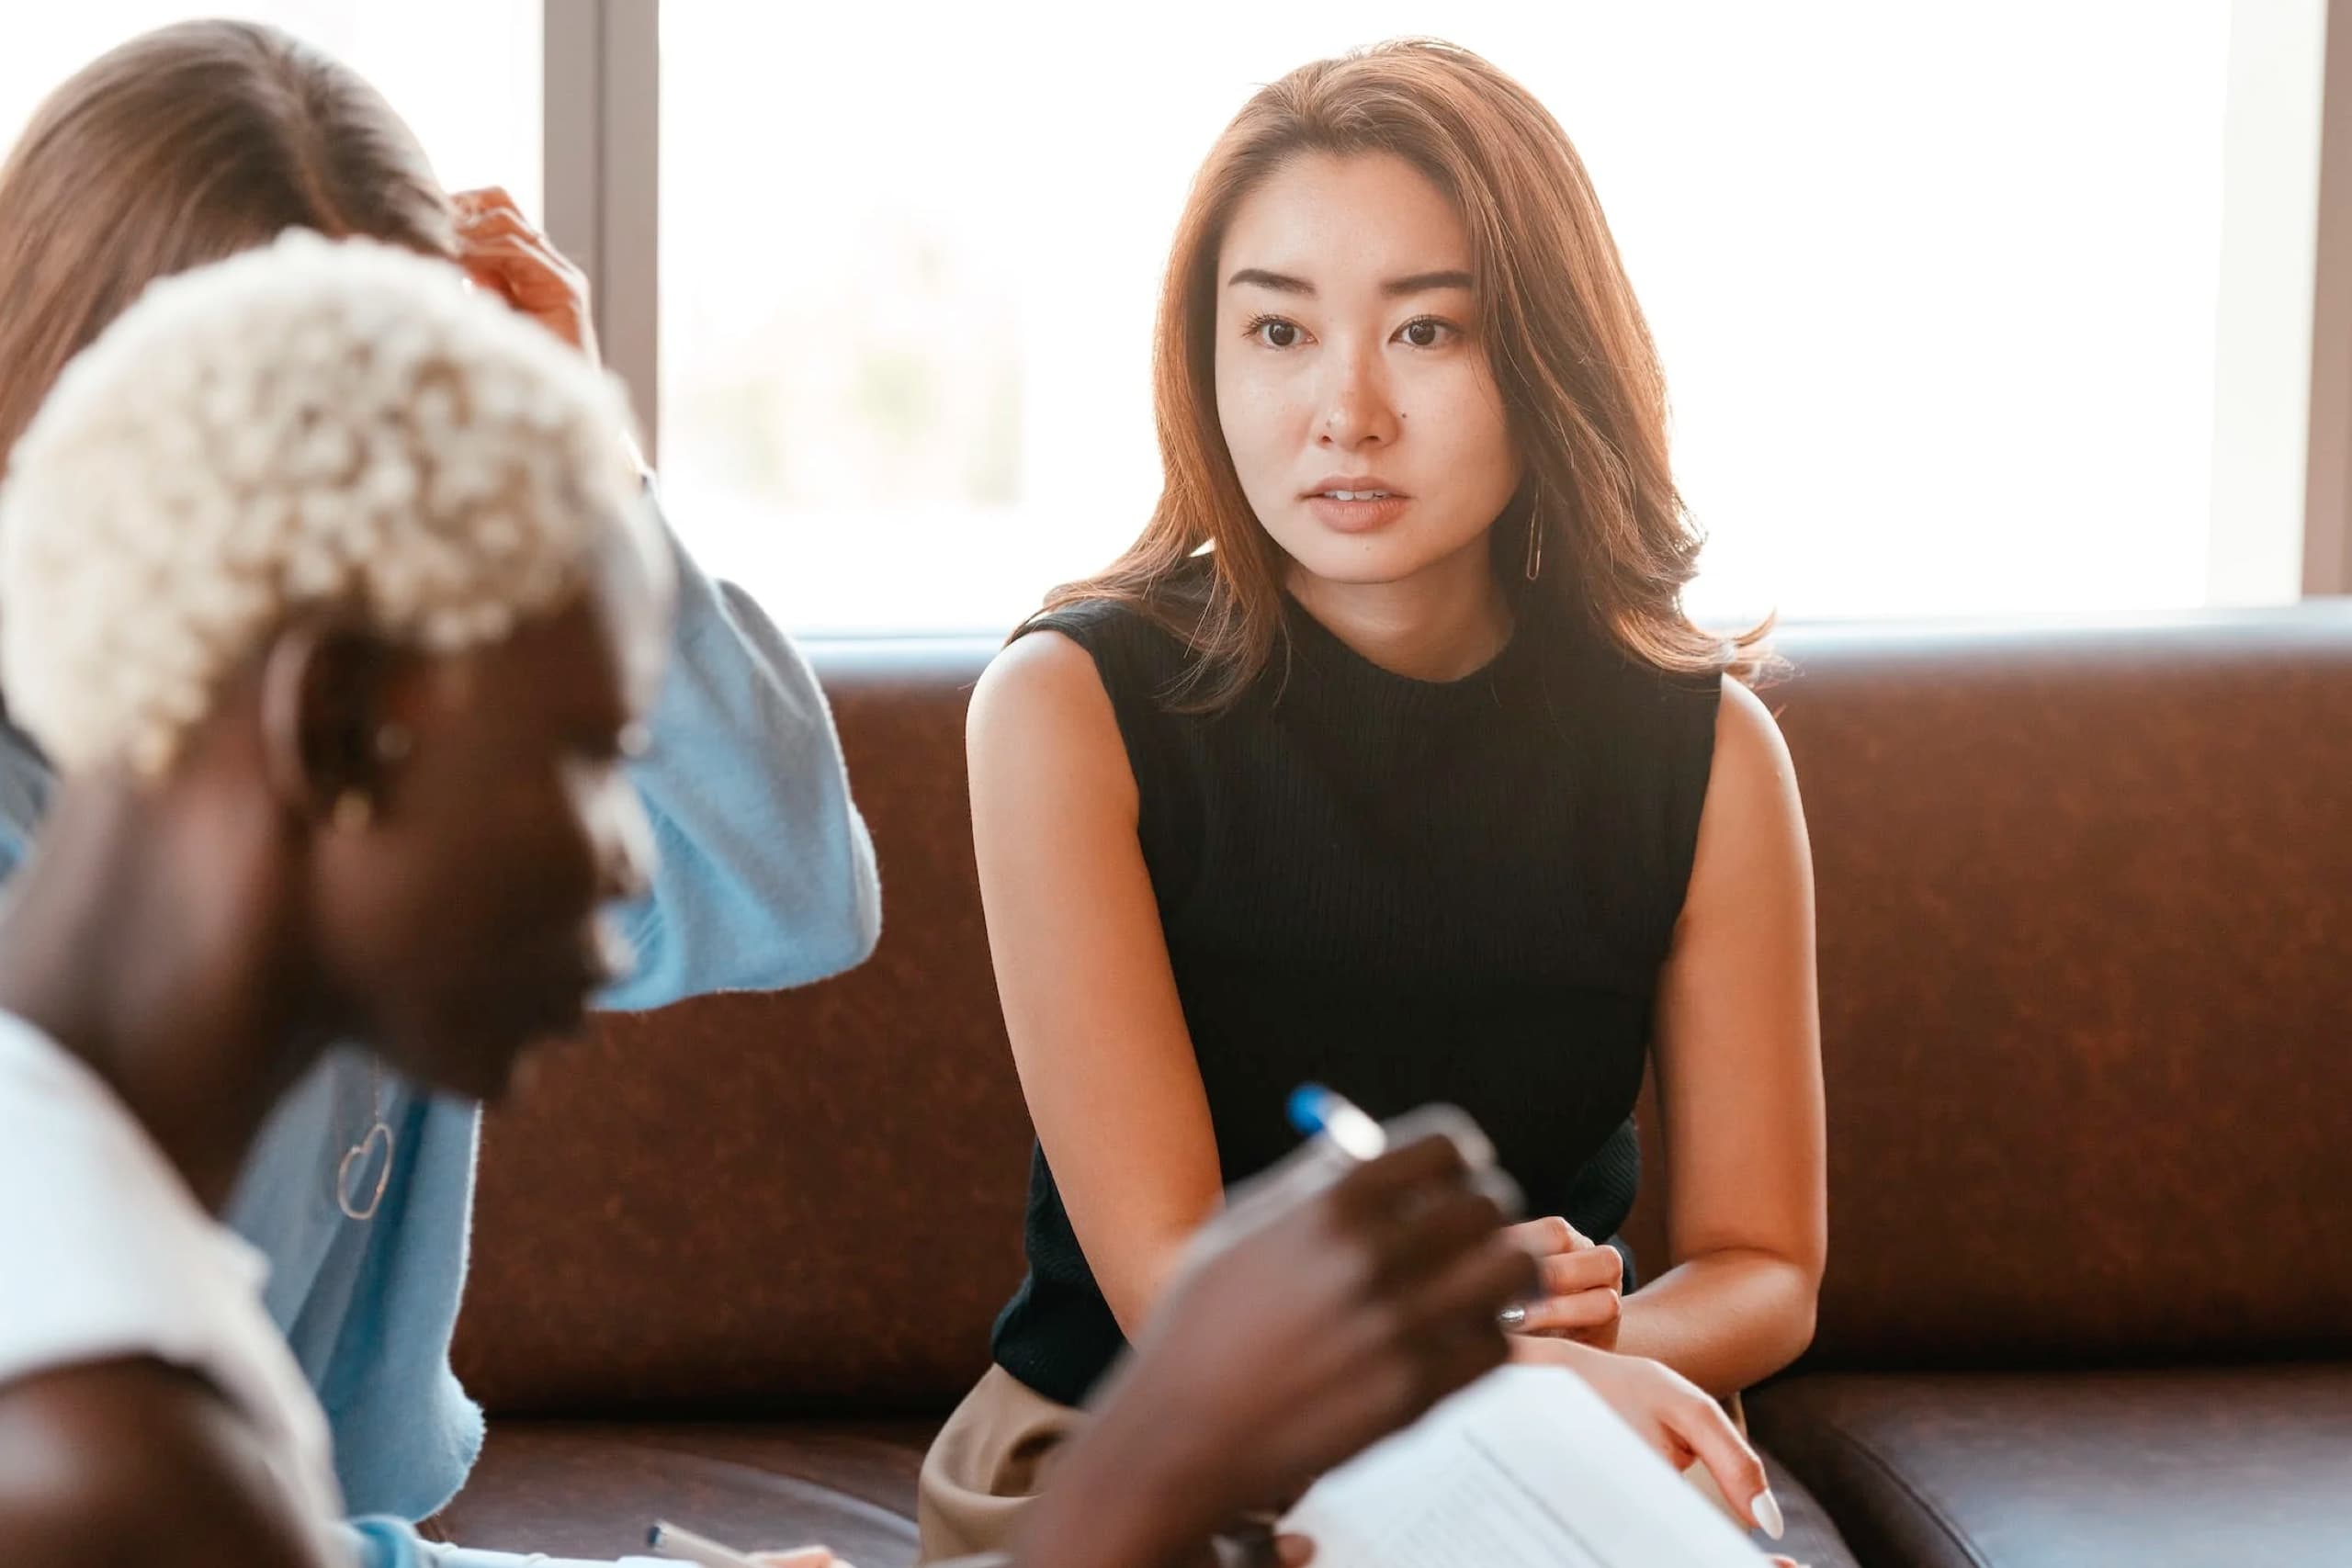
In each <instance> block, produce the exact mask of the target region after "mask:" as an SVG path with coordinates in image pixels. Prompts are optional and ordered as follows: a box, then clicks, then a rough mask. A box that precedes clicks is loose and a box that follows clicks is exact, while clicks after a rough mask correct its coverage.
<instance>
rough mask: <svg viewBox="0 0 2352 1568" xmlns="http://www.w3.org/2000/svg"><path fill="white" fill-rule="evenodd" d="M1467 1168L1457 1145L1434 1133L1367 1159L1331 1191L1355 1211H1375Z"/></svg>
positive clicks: (1422, 1192) (1459, 1176)
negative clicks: (1374, 1157)
mask: <svg viewBox="0 0 2352 1568" xmlns="http://www.w3.org/2000/svg"><path fill="white" fill-rule="evenodd" d="M1468 1169H1469V1167H1468V1165H1467V1163H1466V1162H1465V1161H1464V1159H1463V1156H1462V1149H1461V1147H1460V1145H1457V1144H1455V1143H1454V1141H1453V1139H1451V1138H1448V1137H1444V1136H1442V1135H1439V1134H1431V1135H1430V1136H1428V1137H1424V1138H1417V1139H1415V1140H1414V1141H1413V1142H1411V1143H1409V1144H1407V1145H1404V1146H1403V1147H1401V1148H1394V1149H1391V1150H1389V1151H1388V1152H1387V1153H1386V1154H1385V1155H1382V1156H1380V1157H1379V1158H1377V1159H1372V1160H1366V1161H1365V1162H1364V1163H1363V1164H1362V1165H1360V1166H1358V1167H1356V1168H1355V1169H1353V1170H1351V1171H1350V1172H1349V1173H1348V1174H1347V1176H1346V1177H1345V1178H1344V1179H1342V1180H1341V1181H1340V1185H1339V1187H1338V1189H1337V1190H1336V1191H1335V1193H1334V1195H1335V1196H1337V1197H1338V1198H1340V1200H1341V1201H1342V1202H1344V1203H1346V1204H1347V1205H1348V1206H1349V1208H1350V1209H1351V1211H1352V1212H1354V1213H1362V1214H1371V1213H1381V1212H1384V1211H1386V1210H1388V1209H1390V1208H1393V1207H1394V1206H1395V1205H1396V1204H1397V1202H1398V1201H1400V1200H1402V1199H1404V1198H1406V1197H1408V1196H1413V1195H1422V1196H1426V1195H1427V1194H1428V1193H1429V1192H1430V1190H1433V1189H1435V1188H1438V1187H1440V1186H1442V1185H1445V1184H1447V1183H1450V1182H1459V1181H1460V1180H1461V1179H1463V1177H1464V1175H1465V1174H1466V1173H1467V1172H1468Z"/></svg>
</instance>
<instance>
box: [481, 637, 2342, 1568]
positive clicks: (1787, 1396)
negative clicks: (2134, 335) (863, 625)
mask: <svg viewBox="0 0 2352 1568" xmlns="http://www.w3.org/2000/svg"><path fill="white" fill-rule="evenodd" d="M1782 646H1783V648H1784V649H1786V650H1787V651H1788V652H1789V653H1791V654H1792V656H1793V658H1794V659H1795V660H1796V662H1797V664H1798V666H1799V668H1800V671H1801V672H1800V674H1799V675H1798V676H1797V677H1796V678H1795V679H1794V680H1792V682H1789V683H1787V684H1785V685H1783V686H1781V687H1779V688H1777V689H1776V690H1774V691H1773V692H1772V693H1771V701H1772V702H1773V704H1774V705H1775V706H1776V707H1777V708H1779V709H1780V710H1781V716H1782V722H1783V724H1784V726H1785V728H1786V730H1787V733H1788V737H1789V740H1790V744H1791V747H1792V750H1793V751H1794V753H1795V756H1796V761H1797V766H1798V769H1799V771H1800V775H1801V778H1802V781H1803V784H1804V791H1805V795H1806V799H1807V806H1808V817H1809V819H1810V822H1811V826H1812V831H1813V840H1814V854H1815V865H1816V868H1817V873H1818V881H1819V890H1820V932H1821V990H1822V998H1823V1000H1822V1013H1823V1017H1822V1022H1823V1033H1824V1048H1825V1052H1826V1069H1827V1078H1828V1090H1829V1122H1830V1200H1831V1218H1832V1254H1831V1266H1830V1270H1829V1277H1828V1280H1827V1283H1826V1286H1825V1288H1824V1292H1823V1296H1822V1303H1821V1318H1820V1328H1819V1333H1818V1337H1817V1338H1816V1340H1815V1346H1814V1348H1813V1350H1812V1351H1811V1353H1810V1354H1809V1355H1808V1356H1807V1357H1806V1358H1805V1359H1804V1362H1803V1363H1802V1365H1801V1366H1800V1367H1799V1368H1798V1369H1797V1370H1796V1371H1794V1372H1792V1374H1791V1375H1789V1376H1786V1377H1784V1378H1782V1379H1781V1380H1778V1381H1777V1382H1775V1383H1774V1384H1772V1385H1771V1386H1770V1387H1768V1388H1765V1389H1762V1390H1760V1391H1757V1392H1755V1393H1752V1394H1751V1395H1750V1398H1749V1401H1748V1409H1749V1413H1750V1416H1751V1419H1752V1421H1753V1424H1754V1429H1755V1432H1756V1434H1757V1437H1758V1440H1759V1442H1760V1443H1761V1445H1762V1446H1763V1447H1764V1448H1765V1449H1766V1450H1768V1452H1769V1453H1770V1455H1771V1456H1772V1458H1773V1461H1774V1463H1775V1466H1776V1470H1777V1472H1778V1473H1779V1474H1780V1476H1781V1482H1780V1484H1781V1490H1782V1493H1783V1495H1784V1497H1785V1498H1786V1500H1787V1501H1788V1502H1789V1503H1790V1504H1791V1512H1792V1516H1794V1517H1793V1520H1792V1522H1793V1523H1794V1525H1795V1527H1796V1528H1795V1529H1794V1531H1792V1534H1793V1535H1795V1536H1796V1537H1798V1538H1799V1540H1798V1541H1797V1543H1796V1544H1795V1547H1794V1549H1795V1550H1796V1551H1797V1552H1798V1554H1799V1555H1801V1556H1807V1557H1810V1558H1812V1559H1813V1560H1814V1561H1815V1562H1822V1563H1835V1562H1859V1563H1861V1564H1864V1565H1866V1568H1895V1565H1905V1564H1932V1565H1938V1568H1940V1565H1943V1564H1955V1565H1959V1564H1966V1565H1970V1568H2029V1565H2030V1568H2041V1565H2046V1564H2047V1565H2054V1564H2059V1563H2066V1564H2077V1563H2093V1564H2105V1563H2115V1564H2189V1563H2198V1564H2203V1563H2216V1564H2219V1563H2229V1564H2250V1563H2293V1564H2308V1563H2321V1562H2352V1243H2347V1239H2346V1237H2347V1230H2352V1061H2347V1051H2346V1048H2347V1045H2352V807H2347V805H2346V801H2347V799H2352V604H2323V605H2312V606H2305V607H2302V608H2301V609H2298V610H2295V611H2291V612H2281V613H2275V614H2265V615H2233V616H2212V617H2194V618H2185V619H2182V620H2179V621H2177V622H2173V623H2168V624H2165V625H2159V626H2129V627H2122V626H2117V627H2109V628H2096V629H2080V628H2077V629H2039V630H2037V629H2014V628H2012V629H2006V630H1985V629H1954V630H1921V629H1906V630H1886V629H1854V630H1809V631H1798V632H1792V633H1791V634H1789V635H1788V636H1787V637H1785V638H1784V639H1783V642H1782ZM814 651H815V656H816V659H817V661H818V665H819V668H820V671H821V672H822V674H823V676H824V679H825V682H826V684H827V686H828V688H829V689H830V691H831V694H832V697H833V702H834V705H835V710H836V713H837V715H838V717H839V719H840V722H841V727H842V736H843V739H844V742H845V744H846V746H847V749H848V753H849V760H850V766H851V772H852V775H853V778H854V784H855V788H856V794H857V797H858V799H859V801H860V803H861V805H862V806H863V807H864V808H865V813H866V816H867V818H868V820H869V822H870V823H871V825H872V828H873V830H874V836H875V840H876V845H877V847H878V851H879V854H880V857H881V864H882V876H883V886H884V892H885V899H886V907H887V919H886V929H885V932H884V936H883V941H882V945H881V949H880V951H879V952H878V953H876V956H875V958H874V960H873V961H872V962H871V963H869V964H866V965H865V967H864V968H863V969H862V970H860V971H858V972H857V973H855V974H854V975H851V976H847V977H845V978H842V979H841V980H837V981H834V982H831V983H829V984H826V985H823V986H819V987H814V988H811V989H809V990H807V991H804V992H798V993H794V994H789V995H785V996H775V997H758V996H738V997H721V998H710V999H707V1000H704V1001H699V1002H695V1003H692V1004H689V1005H686V1006H682V1007H678V1008H674V1009H672V1010H667V1011H665V1012H662V1013H660V1014H657V1015H652V1016H648V1017H642V1018H632V1019H618V1020H614V1021H610V1022H609V1023H608V1024H607V1025H606V1026H605V1027H604V1028H603V1029H602V1030H601V1032H599V1034H598V1036H597V1038H596V1039H595V1040H594V1042H593V1043H590V1044H588V1045H586V1046H583V1047H582V1048H581V1049H579V1050H578V1051H577V1052H574V1053H572V1054H570V1055H566V1056H564V1057H561V1058H560V1059H558V1060H556V1061H554V1062H551V1063H550V1064H549V1065H548V1070H547V1071H546V1073H545V1075H544V1077H543V1078H542V1080H541V1081H540V1082H539V1083H537V1085H535V1086H534V1087H533V1088H532V1089H530V1090H529V1091H528V1092H527V1093H526V1095H524V1096H523V1097H522V1098H521V1099H520V1100H519V1101H518V1102H517V1103H516V1104H515V1105H514V1106H512V1107H510V1108H508V1109H506V1110H503V1111H500V1112H498V1113H497V1114H495V1115H494V1116H493V1117H492V1120H491V1122H490V1125H489V1129H488V1131H487V1133H486V1134H485V1136H484V1142H483V1149H482V1160H481V1210H480V1217H479V1223H478V1227H477V1235H476V1238H475V1247H474V1262H473V1272H472V1279H471V1281H470V1287H469V1295H468V1300H467V1307H466V1314H465V1321H464V1325H463V1328H462V1332H461V1336H460V1347H459V1348H460V1358H459V1359H460V1371H462V1372H463V1374H464V1375H465V1377H466V1379H467V1382H468V1383H469V1386H471V1387H472V1388H473V1389H474V1391H475V1392H476V1393H478V1394H479V1395H480V1396H481V1398H482V1399H483V1401H484V1402H485V1403H486V1404H487V1405H488V1406H489V1407H490V1409H491V1410H492V1413H493V1420H492V1436H491V1439H490V1444H489V1448H488V1451H487V1453H486V1455H485V1458H484V1460H483V1462H482V1465H481V1470H480V1472H478V1474H477V1477H476V1479H475V1481H474V1482H473V1483H472V1485H471V1486H470V1487H469V1489H468V1491H467V1492H466V1494H465V1495H464V1496H463V1497H461V1498H460V1499H459V1500H458V1504H457V1505H456V1506H453V1508H452V1509H451V1510H450V1512H449V1514H448V1515H447V1517H446V1518H445V1520H444V1521H443V1523H444V1524H445V1525H446V1527H447V1529H448V1530H449V1533H450V1534H451V1535H452V1536H453V1537H454V1538H455V1539H458V1540H465V1541H468V1542H469V1543H470V1544H476V1545H483V1546H507V1547H513V1548H535V1549H538V1550H543V1551H569V1552H576V1553H582V1554H614V1553H618V1552H622V1551H628V1550H631V1549H632V1548H633V1547H634V1546H635V1545H636V1544H637V1543H638V1542H639V1540H641V1539H642V1532H643V1529H644V1526H645V1524H646V1522H647V1521H648V1520H649V1519H650V1518H651V1517H654V1516H655V1515H656V1514H657V1513H659V1514H664V1515H667V1516H668V1517H673V1518H675V1519H677V1520H679V1521H680V1522H682V1523H685V1524H688V1525H693V1526H696V1527H699V1528H701V1529H705V1530H707V1532H709V1533H713V1534H716V1535H718V1536H721V1537H723V1538H732V1539H735V1540H740V1541H742V1542H746V1543H756V1544H764V1545H778V1544H786V1543H790V1542H793V1541H797V1540H826V1541H829V1542H831V1544H832V1545H834V1546H835V1547H836V1548H837V1549H838V1550H840V1551H843V1552H844V1553H846V1554H847V1555H849V1556H850V1557H851V1558H853V1559H854V1561H856V1562H858V1563H859V1564H860V1565H861V1568H889V1565H892V1564H899V1563H904V1562H909V1561H910V1560H911V1557H912V1551H913V1533H912V1528H911V1526H910V1523H909V1519H910V1514H911V1511H912V1496H913V1480H914V1475H915V1471H916V1466H917V1463H918V1461H919V1460H920V1456H921V1453H922V1445H923V1442H924V1440H925V1438H927V1436H928V1435H929V1433H930V1431H931V1429H932V1428H933V1426H934V1425H935V1424H936V1422H937V1421H938V1420H939V1419H940V1417H941V1416H942V1415H943V1414H944V1412H945V1411H946V1410H947V1409H948V1408H949V1407H950V1405H951V1404H953V1403H954V1401H955V1400H956V1398H957V1397H958V1396H959V1395H960V1394H961V1393H962V1392H963V1390H964V1389H965V1387H966V1386H967V1384H968V1382H970V1380H971V1379H972V1377H973V1376H974V1375H975V1374H976V1373H977V1372H978V1371H979V1369H980V1368H981V1366H982V1364H983V1361H984V1359H985V1357H986V1355H987V1337H988V1326H989V1319H990V1316H991V1314H993V1313H994V1312H995V1310H996V1308H997V1306H998V1304H999V1303H1001V1301H1002V1300H1003V1298H1004V1295H1005V1292H1006V1291H1007V1290H1008V1289H1009V1288H1010V1287H1011V1285H1012V1282H1013V1280H1014V1279H1015V1277H1016V1275H1017V1274H1018V1271H1019V1268H1020V1260H1019V1256H1018V1236H1019V1233H1020V1221H1021V1207H1022V1199H1023V1175H1024V1170H1025V1155H1026V1147H1027V1141H1028V1131H1027V1126H1026V1122H1025V1120H1024V1117H1023V1110H1022V1103H1021V1097H1020V1093H1019V1089H1018V1087H1017V1086H1016V1084H1015V1082H1014V1079H1013V1075H1012V1066H1011V1063H1010V1061H1009V1058H1008V1056H1007V1053H1006V1049H1005V1044H1004V1039H1003V1034H1002V1031H1001V1024H1000V1021H999V1019H998V1015H997V1010H996V1005H995V999H994V991H993V987H992V984H991V981H990V976H989V962H988V953H987V946H986V942H985V939H984V934H983V931H982V929H981V920H980V913H979V908H978V896H977V891H976V887H975V884H974V875H973V869H972V858H971V852H970V848H969V844H968V840H967V824H966V817H965V804H964V793H963V759H962V726H961V719H962V715H963V710H964V705H965V700H966V697H967V693H968V690H969V687H970V683H971V682H972V680H973V678H974V677H975V675H976V674H977V673H978V670H979V669H980V667H981V665H982V664H983V662H984V661H985V660H986V659H987V657H988V655H989V651H990V645H989V644H988V643H987V642H984V641H979V640H967V641H922V642H901V643H894V642H876V643H849V644H839V645H833V646H829V647H820V648H819V649H816V650H814ZM1656 1145H1657V1140H1656V1139H1652V1140H1651V1152H1652V1155H1653V1156H1655V1154H1656ZM1661 1183H1662V1175H1661V1173H1659V1172H1658V1171H1657V1170H1656V1169H1655V1168H1654V1169H1653V1171H1652V1173H1651V1181H1650V1185H1649V1188H1648V1196H1647V1197H1646V1198H1645V1201H1644V1204H1643V1206H1642V1210H1641V1212H1640V1213H1637V1214H1636V1216H1635V1224H1634V1226H1633V1228H1632V1235H1634V1240H1635V1241H1636V1244H1637V1246H1638V1247H1639V1248H1640V1251H1641V1253H1642V1255H1643V1257H1644V1258H1645V1259H1647V1260H1652V1261H1653V1267H1655V1260H1656V1259H1658V1258H1662V1257H1663V1256H1664V1250H1663V1244H1662V1240H1661V1238H1660V1237H1659V1235H1657V1213H1658V1210H1659V1207H1660V1205H1659V1203H1658V1202H1657V1194H1658V1191H1659V1188H1660V1185H1661ZM1825 1514H1826V1516H1827V1517H1826V1518H1825V1517H1824V1515H1825ZM1831 1519H1834V1521H1835V1529H1832V1528H1831V1526H1830V1524H1829V1520H1831ZM1839 1532H1842V1534H1843V1538H1844V1539H1843V1541H1842V1542H1841V1541H1840V1540H1838V1533H1839ZM1849 1553H1850V1555H1849Z"/></svg>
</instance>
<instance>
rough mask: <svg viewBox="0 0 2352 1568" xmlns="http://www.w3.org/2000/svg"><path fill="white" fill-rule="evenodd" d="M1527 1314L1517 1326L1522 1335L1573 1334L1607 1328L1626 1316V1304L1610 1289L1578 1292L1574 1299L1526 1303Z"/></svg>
mask: <svg viewBox="0 0 2352 1568" xmlns="http://www.w3.org/2000/svg"><path fill="white" fill-rule="evenodd" d="M1526 1306H1527V1315H1526V1317H1525V1318H1524V1319H1522V1320H1521V1322H1520V1323H1519V1324H1518V1325H1517V1327H1518V1332H1520V1333H1522V1334H1571V1333H1580V1332H1583V1331H1585V1330H1588V1329H1594V1328H1605V1327H1607V1326H1608V1325H1610V1324H1612V1323H1614V1322H1616V1321H1617V1320H1618V1319H1619V1318H1620V1317H1622V1316H1623V1315H1624V1310H1625V1301H1624V1298H1623V1296H1621V1295H1619V1294H1618V1293H1617V1292H1615V1291H1611V1290H1608V1289H1606V1288H1600V1289H1595V1290H1589V1291H1578V1292H1577V1293H1576V1294H1575V1295H1572V1296H1560V1295H1546V1296H1545V1297H1544V1299H1543V1300H1542V1301H1535V1302H1529V1303H1526Z"/></svg>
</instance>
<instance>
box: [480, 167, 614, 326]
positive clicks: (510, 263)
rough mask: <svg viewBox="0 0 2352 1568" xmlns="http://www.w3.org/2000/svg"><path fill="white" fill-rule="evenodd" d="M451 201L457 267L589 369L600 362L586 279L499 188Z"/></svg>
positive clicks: (494, 187)
mask: <svg viewBox="0 0 2352 1568" xmlns="http://www.w3.org/2000/svg"><path fill="white" fill-rule="evenodd" d="M449 202H450V205H451V207H452V208H453V209H455V211H456V216H457V221H458V265H460V266H462V267H464V268H465V270H466V276H468V277H470V278H472V279H473V280H474V282H475V283H476V284H478V285H480V286H481V287H482V288H488V289H491V290H492V291H493V292H495V293H496V294H497V295H498V296H499V297H500V298H501V299H504V300H505V301H506V302H507V303H508V304H510V305H512V306H514V307H515V309H516V310H520V311H522V312H523V314H525V315H526V316H528V317H530V318H531V320H533V321H537V322H538V323H539V324H540V325H541V326H543V327H545V328H547V329H548V331H549V332H551V333H555V335H556V336H558V337H560V338H561V339H562V340H563V341H564V342H566V343H568V344H571V346H572V347H574V348H576V349H578V350H579V351H580V352H581V353H582V354H584V355H587V356H588V362H589V363H590V364H591V365H594V364H596V363H598V360H597V356H596V326H595V321H594V317H593V316H592V315H591V314H590V311H589V309H588V277H587V275H586V274H584V273H582V271H581V270H580V269H579V268H578V267H576V266H574V265H572V264H571V259H570V258H569V257H567V256H566V255H565V254H563V253H562V252H561V251H559V250H557V249H556V248H555V244H554V243H553V242H552V241H550V240H549V239H548V237H547V236H546V235H545V234H542V233H541V232H539V231H538V230H537V228H535V227H533V226H532V223H531V220H529V219H527V218H526V217H524V216H523V209H521V208H519V207H516V206H515V198H514V197H511V196H509V195H507V194H506V192H505V191H504V190H503V189H501V188H500V187H499V186H486V187H484V188H483V189H481V190H461V191H459V192H458V193H457V194H456V195H455V196H453V197H450V198H449Z"/></svg>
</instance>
